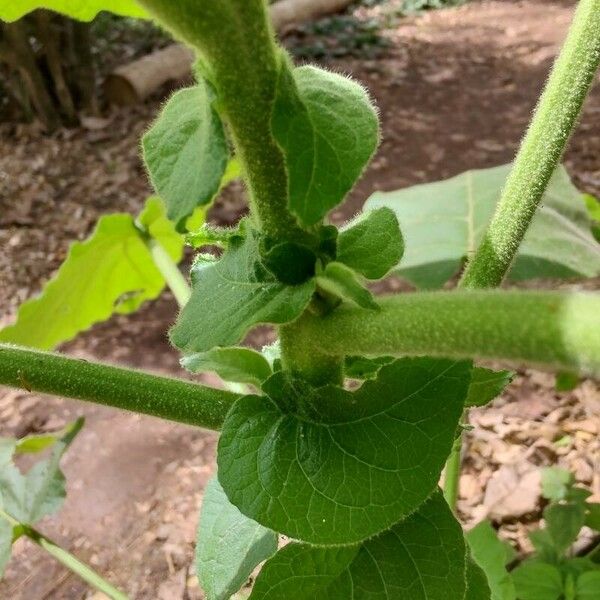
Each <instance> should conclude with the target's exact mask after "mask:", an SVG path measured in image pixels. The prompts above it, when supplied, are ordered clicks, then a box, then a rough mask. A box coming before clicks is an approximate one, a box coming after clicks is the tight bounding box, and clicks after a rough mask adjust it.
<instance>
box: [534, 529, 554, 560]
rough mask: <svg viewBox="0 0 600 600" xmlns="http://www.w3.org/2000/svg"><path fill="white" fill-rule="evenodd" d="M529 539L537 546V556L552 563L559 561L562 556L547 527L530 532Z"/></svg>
mask: <svg viewBox="0 0 600 600" xmlns="http://www.w3.org/2000/svg"><path fill="white" fill-rule="evenodd" d="M529 539H530V540H531V543H532V544H533V547H534V548H535V554H536V558H538V559H539V560H541V561H543V562H547V563H551V564H558V563H559V561H560V556H559V554H558V552H557V550H556V548H555V546H554V541H553V540H552V538H551V537H550V533H549V532H548V530H547V529H534V530H533V531H532V532H530V534H529Z"/></svg>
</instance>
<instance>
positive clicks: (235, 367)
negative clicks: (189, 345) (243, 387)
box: [181, 348, 273, 386]
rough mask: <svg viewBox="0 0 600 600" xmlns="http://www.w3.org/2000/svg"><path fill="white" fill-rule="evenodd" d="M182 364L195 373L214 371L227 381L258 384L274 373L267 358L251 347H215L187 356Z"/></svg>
mask: <svg viewBox="0 0 600 600" xmlns="http://www.w3.org/2000/svg"><path fill="white" fill-rule="evenodd" d="M181 364H182V366H184V367H185V368H186V369H187V370H188V371H192V372H193V373H201V372H204V371H214V372H215V373H216V374H217V375H219V377H221V379H224V380H225V381H233V382H237V383H250V384H253V385H256V386H260V384H261V383H262V382H263V381H265V380H266V379H268V378H269V377H270V376H271V375H272V373H273V371H272V370H271V366H270V365H269V362H268V361H267V359H266V358H265V357H264V356H263V355H262V354H260V353H259V352H256V350H251V349H250V348H213V349H212V350H208V352H198V353H196V354H191V355H190V356H186V357H184V358H183V359H182V360H181Z"/></svg>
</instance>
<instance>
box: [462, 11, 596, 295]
mask: <svg viewBox="0 0 600 600" xmlns="http://www.w3.org/2000/svg"><path fill="white" fill-rule="evenodd" d="M599 63H600V0H581V2H580V3H579V6H578V8H577V10H576V12H575V17H574V20H573V23H572V25H571V29H570V31H569V34H568V36H567V40H566V42H565V44H564V46H563V49H562V51H561V53H560V55H559V57H558V59H557V61H556V63H555V65H554V68H553V70H552V73H551V74H550V78H549V79H548V83H547V85H546V89H545V91H544V93H543V95H542V97H541V98H540V101H539V104H538V107H537V109H536V111H535V114H534V117H533V120H532V122H531V125H530V127H529V130H528V132H527V134H526V135H525V138H524V139H523V143H522V145H521V148H520V150H519V153H518V155H517V157H516V160H515V163H514V166H513V169H512V171H511V174H510V176H509V178H508V181H507V182H506V186H505V188H504V190H503V192H502V196H501V198H500V201H499V203H498V207H497V209H496V213H495V214H494V217H493V218H492V221H491V223H490V225H489V227H488V230H487V232H486V234H485V235H484V238H483V241H482V243H481V245H480V247H479V249H478V250H477V252H476V253H475V255H474V257H473V258H472V260H471V261H470V262H469V263H468V264H467V267H466V270H465V273H464V275H463V278H462V286H463V287H467V288H481V287H496V286H498V285H499V284H500V283H501V282H502V280H503V278H504V276H505V275H506V273H507V272H508V270H509V269H510V266H511V264H512V262H513V259H514V257H515V256H516V254H517V251H518V249H519V246H520V244H521V242H522V240H523V237H524V235H525V233H526V231H527V228H528V227H529V223H530V222H531V219H532V218H533V215H534V214H535V210H536V208H537V206H538V204H539V203H540V200H541V199H542V196H543V194H544V192H545V191H546V187H547V186H548V182H549V180H550V178H551V176H552V174H553V172H554V170H555V169H556V166H557V165H558V162H559V160H560V158H561V156H562V154H563V152H564V149H565V146H566V144H567V141H568V139H569V137H570V135H571V132H572V130H573V127H574V125H575V123H576V121H577V118H578V116H579V113H580V112H581V108H582V105H583V102H584V100H585V97H586V95H587V94H588V91H589V89H590V86H591V84H592V81H593V80H594V75H595V73H596V71H597V69H598V65H599Z"/></svg>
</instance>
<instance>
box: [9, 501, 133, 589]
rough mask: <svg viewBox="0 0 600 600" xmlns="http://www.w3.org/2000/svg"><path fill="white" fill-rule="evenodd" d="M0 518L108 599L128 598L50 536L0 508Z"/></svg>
mask: <svg viewBox="0 0 600 600" xmlns="http://www.w3.org/2000/svg"><path fill="white" fill-rule="evenodd" d="M0 518H1V519H4V520H5V521H7V522H8V523H10V525H12V526H13V527H19V528H20V533H21V535H24V536H26V537H27V538H28V539H30V540H31V541H32V542H33V543H34V544H37V545H38V546H40V548H43V549H44V550H45V551H46V552H48V554H50V555H51V556H53V557H54V558H55V559H56V560H58V562H60V563H61V564H62V565H64V566H65V567H66V568H67V569H69V570H70V571H72V572H73V573H75V574H76V575H78V576H79V577H81V579H83V580H84V581H85V582H86V583H88V584H89V585H91V586H92V587H93V588H95V589H97V590H98V591H99V592H102V593H103V594H105V595H106V596H107V597H108V598H110V600H128V597H127V595H126V594H124V593H123V592H121V591H120V590H118V589H117V588H115V587H114V586H113V585H111V584H110V583H109V582H108V581H106V579H104V578H103V577H102V576H100V575H99V574H98V573H96V571H94V570H93V569H92V568H90V567H89V566H88V565H86V564H85V563H83V562H81V561H80V560H79V559H78V558H76V557H75V556H73V555H72V554H71V553H70V552H68V551H67V550H65V549H64V548H61V547H60V546H59V545H58V544H56V543H55V542H53V541H52V540H51V539H50V538H48V537H46V536H45V535H44V534H42V533H40V532H39V531H38V530H37V529H34V528H33V527H31V526H29V525H26V524H23V523H20V522H19V521H17V520H16V519H13V518H12V517H11V516H10V515H9V514H8V513H7V512H5V511H4V510H2V509H1V508H0Z"/></svg>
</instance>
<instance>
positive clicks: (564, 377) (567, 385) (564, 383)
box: [554, 371, 581, 392]
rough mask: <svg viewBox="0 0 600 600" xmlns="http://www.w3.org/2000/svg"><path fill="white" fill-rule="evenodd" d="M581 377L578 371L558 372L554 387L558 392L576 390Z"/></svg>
mask: <svg viewBox="0 0 600 600" xmlns="http://www.w3.org/2000/svg"><path fill="white" fill-rule="evenodd" d="M580 380H581V378H580V377H579V375H578V374H577V373H567V372H566V371H563V372H562V373H557V374H556V383H555V384H554V387H555V388H556V391H557V392H570V391H571V390H574V389H575V388H576V387H577V386H578V385H579V381H580Z"/></svg>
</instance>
